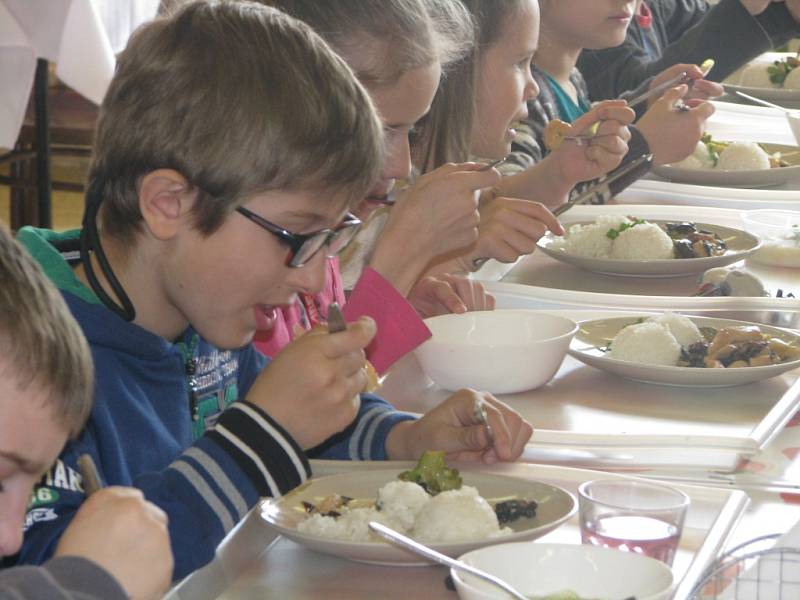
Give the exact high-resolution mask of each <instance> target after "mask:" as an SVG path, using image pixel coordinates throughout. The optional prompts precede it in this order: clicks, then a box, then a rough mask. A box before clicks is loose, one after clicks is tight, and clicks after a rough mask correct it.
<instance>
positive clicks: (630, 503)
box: [578, 479, 691, 565]
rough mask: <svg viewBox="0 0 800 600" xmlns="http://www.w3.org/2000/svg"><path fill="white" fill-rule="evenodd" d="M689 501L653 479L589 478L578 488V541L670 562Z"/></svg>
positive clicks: (681, 530) (676, 545)
mask: <svg viewBox="0 0 800 600" xmlns="http://www.w3.org/2000/svg"><path fill="white" fill-rule="evenodd" d="M690 502H691V501H690V499H689V496H687V495H686V494H684V493H683V492H682V491H680V490H677V489H675V488H672V487H669V486H666V485H660V484H657V483H650V482H645V481H632V480H626V479H601V480H596V481H587V482H585V483H583V484H581V486H580V487H579V488H578V504H579V508H580V525H581V539H582V541H583V543H584V544H592V545H594V546H604V547H606V548H616V549H618V550H624V551H627V552H636V553H637V554H643V555H645V556H649V557H651V558H655V559H658V560H660V561H663V562H665V563H666V564H668V565H672V561H673V560H674V559H675V553H676V551H677V549H678V542H679V541H680V538H681V533H682V532H683V522H684V519H685V518H686V510H687V509H688V508H689V504H690Z"/></svg>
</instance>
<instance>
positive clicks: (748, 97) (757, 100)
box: [733, 90, 792, 113]
mask: <svg viewBox="0 0 800 600" xmlns="http://www.w3.org/2000/svg"><path fill="white" fill-rule="evenodd" d="M733 93H734V94H735V95H736V96H739V97H740V98H744V99H745V100H748V101H750V102H753V103H754V104H761V105H763V106H768V107H770V108H777V109H778V110H782V111H783V112H785V113H790V112H792V111H790V110H789V109H788V108H785V107H783V106H780V105H779V104H773V103H772V102H767V101H766V100H762V99H761V98H756V97H755V96H751V95H750V94H745V93H744V92H740V91H739V90H735V91H734V92H733Z"/></svg>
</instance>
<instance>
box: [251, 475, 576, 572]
mask: <svg viewBox="0 0 800 600" xmlns="http://www.w3.org/2000/svg"><path fill="white" fill-rule="evenodd" d="M352 462H354V463H355V462H358V461H352ZM459 470H460V472H461V474H462V475H463V474H464V473H465V472H467V473H469V474H470V475H474V476H477V477H481V478H489V479H493V480H502V481H509V482H522V483H523V484H535V485H542V486H546V487H547V488H550V489H551V490H556V491H557V492H558V493H559V494H560V495H562V496H563V497H564V498H565V499H569V502H570V506H569V509H568V510H567V511H566V512H565V513H564V514H563V515H561V516H559V517H558V518H557V519H555V520H553V521H551V522H548V523H545V524H541V525H540V526H537V527H533V528H529V529H526V530H523V531H513V532H512V533H510V534H508V535H502V536H498V537H493V538H486V539H480V540H476V539H469V540H463V541H458V542H449V543H437V544H429V546H430V547H432V548H434V549H436V550H438V551H439V552H442V553H444V554H447V553H448V552H450V554H451V555H452V554H456V553H463V551H462V550H461V548H462V547H463V546H464V545H475V544H480V545H481V547H482V546H484V545H493V544H500V543H513V542H518V541H526V540H531V539H536V538H535V537H534V538H531V537H526V536H530V535H532V534H535V533H536V532H538V531H540V530H544V531H543V532H542V533H541V535H545V534H546V533H548V532H550V531H552V530H554V529H556V528H557V527H559V526H561V525H563V524H564V523H565V522H566V521H568V520H569V519H571V518H572V517H573V516H574V515H575V514H576V513H577V511H578V500H577V497H576V496H575V494H573V493H572V492H570V491H569V490H567V489H565V488H563V487H561V486H559V485H555V484H553V483H550V482H547V481H542V480H538V479H526V478H522V477H514V476H511V475H506V474H500V473H497V474H495V473H486V472H482V471H469V470H466V469H464V468H463V465H460V466H459ZM398 473H400V470H398V469H397V468H391V467H387V468H385V469H384V468H377V469H369V470H367V471H353V472H347V473H337V474H333V475H324V476H322V477H317V478H309V479H308V480H306V481H305V482H304V483H302V484H300V485H299V486H297V487H296V488H294V489H293V490H290V491H289V492H287V493H286V494H284V495H283V496H281V497H279V498H272V497H267V498H264V499H262V500H261V502H260V503H259V508H258V516H259V520H260V521H261V522H262V523H264V524H265V525H267V526H268V527H271V528H272V529H274V530H275V531H277V532H278V533H279V534H280V535H283V536H285V537H287V538H289V539H292V540H293V541H296V542H297V543H300V544H303V541H305V540H309V541H313V542H321V543H323V544H325V545H328V546H331V547H338V548H342V549H343V550H344V549H346V548H347V547H356V548H357V549H358V550H359V551H361V552H362V553H363V552H366V551H369V550H370V549H383V550H389V551H397V552H400V553H402V556H404V557H405V556H407V557H408V558H407V559H406V558H400V556H398V559H395V560H384V561H382V560H380V559H377V560H376V561H365V560H363V559H358V558H353V557H352V556H351V554H353V553H348V552H346V551H345V552H341V553H338V554H336V555H337V556H339V557H342V558H347V559H349V560H356V561H359V562H374V564H391V565H403V564H405V565H422V564H425V565H427V564H430V562H429V561H425V559H423V558H421V557H416V558H414V556H415V555H413V554H409V553H408V551H407V550H403V549H402V548H399V547H397V546H393V545H391V544H388V543H385V542H382V541H375V542H357V541H350V540H341V539H336V538H326V537H322V536H318V535H312V534H306V533H303V532H299V531H297V529H296V527H285V526H283V525H281V524H279V523H276V522H275V521H274V520H270V518H269V515H267V514H266V509H267V507H270V506H272V507H274V506H278V507H280V504H281V502H284V501H285V500H286V499H287V496H289V494H291V493H292V492H294V491H295V490H299V489H300V488H303V487H308V486H310V485H312V484H313V483H314V482H317V481H322V480H326V481H331V480H336V479H343V478H347V477H352V476H353V475H359V474H367V475H369V476H372V477H375V478H378V479H382V478H384V477H387V476H391V479H387V480H386V482H387V483H388V482H389V481H392V480H394V479H396V478H397V475H398ZM467 485H469V484H467ZM536 537H539V536H536Z"/></svg>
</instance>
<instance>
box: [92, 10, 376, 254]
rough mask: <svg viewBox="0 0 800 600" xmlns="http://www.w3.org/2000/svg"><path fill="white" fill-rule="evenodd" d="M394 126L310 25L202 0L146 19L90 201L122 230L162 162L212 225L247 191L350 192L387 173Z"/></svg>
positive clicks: (103, 123)
mask: <svg viewBox="0 0 800 600" xmlns="http://www.w3.org/2000/svg"><path fill="white" fill-rule="evenodd" d="M382 147H383V140H382V130H381V125H380V122H379V120H378V119H377V115H376V113H375V110H374V108H373V106H372V102H371V100H370V98H369V96H368V94H367V93H366V91H365V90H364V88H363V87H362V86H361V85H360V84H359V82H358V81H357V80H356V78H355V77H354V76H353V73H352V71H351V69H350V68H349V67H348V66H347V64H345V62H344V61H343V60H342V59H341V58H339V57H338V56H337V55H336V54H335V53H334V52H332V51H331V50H330V48H329V47H328V45H327V44H326V43H325V42H324V41H323V40H322V39H321V38H320V37H319V36H318V35H316V34H315V33H314V32H313V31H312V30H311V28H310V27H308V26H307V25H305V24H303V23H301V22H300V21H298V20H296V19H293V18H291V17H289V16H287V15H285V14H283V13H282V12H280V11H278V10H275V9H271V8H267V7H265V6H262V5H260V4H257V3H254V2H238V1H226V2H213V1H202V2H192V3H189V4H186V5H185V6H183V7H181V8H179V9H178V10H177V11H176V12H175V13H174V14H172V15H170V16H167V17H164V18H160V19H156V20H155V21H152V22H150V23H148V24H146V25H144V26H143V27H142V28H140V29H139V30H138V31H137V32H136V33H135V34H134V35H133V36H132V38H131V39H130V41H129V43H128V46H127V48H126V49H125V50H124V51H123V52H122V54H121V55H120V56H119V60H118V62H117V68H116V73H115V75H114V79H113V80H112V82H111V85H110V87H109V90H108V92H107V94H106V97H105V100H104V101H103V104H102V106H101V110H100V119H99V122H98V126H97V135H96V142H95V148H94V157H93V162H92V166H91V169H90V174H89V190H90V192H89V198H88V199H89V200H90V201H91V200H95V201H99V200H100V199H102V209H101V213H100V216H101V221H102V226H103V229H104V232H105V233H106V234H108V235H110V236H114V237H117V238H121V239H128V238H130V237H131V236H132V235H133V234H135V232H136V231H138V229H139V226H140V224H141V220H142V215H141V212H140V211H139V199H138V190H137V185H138V182H139V179H140V178H141V177H142V176H143V175H145V174H147V173H148V172H151V171H153V170H156V169H159V168H170V169H174V170H176V171H178V172H180V173H181V174H182V175H183V176H184V177H186V179H187V180H188V181H189V182H190V184H191V185H193V186H194V187H195V188H196V190H197V192H198V199H197V202H196V203H195V224H196V227H197V229H198V230H199V231H201V232H203V233H204V234H206V235H208V234H211V233H213V232H214V231H215V230H216V229H217V228H218V227H219V226H220V225H221V223H222V221H223V219H224V218H225V217H226V216H227V215H228V214H229V213H230V212H231V211H232V210H234V208H235V207H236V206H237V205H238V204H241V203H242V202H243V201H244V200H245V199H246V197H247V196H249V195H252V194H254V193H258V192H263V191H267V190H274V189H282V190H301V189H319V190H325V191H331V192H336V191H345V192H347V193H348V195H350V197H351V198H352V199H354V200H355V199H356V198H360V197H362V196H363V195H364V193H366V191H367V190H368V189H369V188H370V187H371V185H372V184H373V183H374V181H375V180H376V179H377V177H378V176H379V174H380V168H381V163H382V154H383V150H382Z"/></svg>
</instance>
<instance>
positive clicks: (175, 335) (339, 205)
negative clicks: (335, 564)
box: [20, 1, 531, 577]
mask: <svg viewBox="0 0 800 600" xmlns="http://www.w3.org/2000/svg"><path fill="white" fill-rule="evenodd" d="M381 135H382V134H381V126H380V123H379V121H378V119H377V116H376V114H375V111H374V109H373V107H372V104H371V102H370V100H369V98H368V96H367V94H366V92H365V91H364V90H363V88H362V87H361V86H360V85H359V84H358V82H357V81H356V80H355V78H354V77H353V75H352V73H351V71H350V70H349V69H348V68H347V67H346V65H345V64H344V63H343V62H342V61H341V60H340V59H339V58H338V57H337V56H336V55H334V54H333V53H332V52H331V51H330V50H329V48H328V47H327V46H326V45H325V44H324V42H322V40H321V39H320V38H318V37H317V36H316V35H315V34H313V32H311V30H310V29H308V28H307V27H306V26H304V25H302V24H301V23H299V22H297V21H295V20H293V19H291V18H289V17H287V16H286V15H284V14H283V13H280V12H279V11H276V10H274V9H269V8H265V7H263V6H259V5H255V4H253V3H244V2H233V1H229V2H194V3H190V4H188V5H186V6H185V7H184V8H183V9H181V10H180V11H179V12H177V13H176V14H174V15H173V16H171V17H169V18H166V19H162V20H158V21H155V22H153V23H150V24H148V25H146V26H145V27H143V28H142V29H140V30H139V31H138V32H137V33H136V34H135V35H134V36H133V37H132V39H131V41H130V42H129V44H128V47H127V48H126V50H125V51H124V52H123V53H122V54H121V55H120V57H119V60H118V63H117V70H116V74H115V77H114V80H113V81H112V83H111V86H110V88H109V90H108V92H107V95H106V98H105V100H104V102H103V105H102V107H101V111H100V120H99V122H98V127H97V133H96V138H95V149H94V150H95V152H94V159H93V163H92V166H91V169H90V173H89V184H88V189H87V194H86V204H87V206H86V212H85V215H84V223H83V228H82V230H81V232H67V233H65V234H56V233H54V232H49V231H39V230H33V229H23V230H22V231H21V232H20V239H21V240H23V241H24V242H25V244H26V245H27V247H28V249H29V251H30V252H31V253H32V254H33V255H34V257H35V258H37V260H38V261H39V262H40V264H42V266H43V267H44V268H45V271H46V272H47V273H48V275H49V276H50V277H51V279H53V280H54V281H55V282H56V283H57V284H58V287H59V288H60V289H61V291H62V293H63V295H64V297H65V298H66V300H67V304H68V306H69V307H70V309H71V310H72V312H73V315H75V316H76V318H77V320H78V322H79V323H80V325H81V326H82V327H83V330H84V333H85V334H86V336H87V338H88V340H89V343H90V346H91V348H92V351H93V353H94V359H95V365H96V368H97V375H96V380H97V382H96V408H95V411H94V412H93V415H92V418H91V419H90V421H89V425H88V426H87V428H86V429H84V432H83V434H82V435H81V436H80V438H79V439H78V440H77V441H76V442H74V443H71V444H69V445H68V446H67V448H66V449H65V450H64V452H63V453H62V455H61V460H62V462H63V464H64V465H66V466H67V467H70V468H74V465H75V464H76V461H77V457H78V456H79V455H81V454H84V453H87V454H89V455H91V456H93V457H94V459H95V462H96V463H97V464H98V466H99V468H100V471H101V476H102V477H103V478H104V479H105V481H106V482H107V483H111V484H123V485H132V486H134V487H137V488H139V489H141V490H142V491H143V492H144V493H145V495H146V497H147V498H148V499H149V500H151V501H152V502H154V503H155V504H156V505H158V506H159V507H161V508H162V509H163V510H164V511H165V512H166V513H167V516H168V517H169V525H170V534H171V539H172V545H173V551H174V554H175V571H174V576H175V577H182V576H184V575H186V574H187V573H189V572H190V571H192V570H193V569H196V568H197V567H199V566H201V565H203V564H204V563H206V562H207V561H208V560H210V559H211V558H212V556H213V553H214V549H215V548H216V546H217V544H218V543H219V542H220V541H221V540H222V538H223V536H224V535H225V533H226V532H227V531H229V530H230V529H231V528H232V527H233V525H235V524H236V523H237V522H238V521H239V520H240V519H241V518H242V517H243V516H244V515H245V514H246V513H247V512H248V511H249V510H250V508H252V507H253V506H254V505H255V504H256V502H257V501H258V499H259V498H260V497H262V496H277V495H281V494H283V493H285V492H286V491H288V490H290V489H292V488H294V487H295V486H297V485H299V484H300V483H302V482H303V481H304V480H305V479H306V478H307V477H308V476H309V475H310V467H309V463H308V460H307V454H308V455H309V456H311V457H324V458H328V457H332V458H342V457H350V458H356V457H357V458H361V459H384V458H387V457H389V458H414V457H417V456H419V455H420V454H421V453H422V451H424V450H425V449H441V450H446V451H449V452H451V453H452V454H453V455H455V456H459V457H463V458H477V457H482V456H484V455H487V454H488V455H489V456H488V458H489V459H490V460H496V459H500V460H510V459H513V458H516V457H518V456H519V455H520V453H521V452H522V448H523V446H524V443H525V442H526V441H527V439H528V438H529V437H530V434H531V429H530V425H528V424H527V423H525V422H524V421H523V420H522V419H521V418H520V417H519V415H517V414H516V413H514V412H513V411H511V410H510V409H508V408H507V407H505V406H504V405H502V404H500V403H499V402H497V401H496V400H494V399H493V398H490V397H486V398H484V397H483V396H482V395H478V394H476V393H475V392H468V391H465V392H461V393H459V394H456V395H455V396H453V399H452V400H450V401H448V402H446V403H445V404H443V405H441V406H440V407H438V408H437V409H435V410H434V411H431V413H429V414H428V415H425V416H424V417H423V418H421V419H419V420H416V419H414V417H412V416H411V415H406V414H403V413H398V412H397V411H395V410H394V409H393V408H392V407H391V405H389V404H388V403H386V402H384V401H383V400H381V399H379V398H376V397H374V396H369V395H364V396H359V392H360V391H361V390H362V389H363V388H364V385H365V383H366V373H365V369H364V367H365V361H364V354H363V348H364V347H365V346H366V345H367V344H368V343H369V342H370V340H371V339H372V337H373V335H374V331H375V330H374V324H373V322H372V321H371V320H370V319H362V320H359V321H357V322H356V323H353V324H351V325H350V326H349V327H348V329H347V330H346V331H343V332H340V333H337V334H335V335H329V334H327V333H322V332H318V331H317V332H310V333H309V334H307V335H304V336H302V337H301V338H300V339H298V340H296V341H295V342H294V343H292V344H290V345H289V346H287V347H286V348H285V349H284V350H283V351H282V352H281V353H280V354H279V355H278V356H277V357H276V358H275V359H274V360H273V361H272V362H271V363H270V365H269V367H268V368H266V369H264V368H263V367H264V366H265V363H266V359H265V358H264V357H263V356H262V355H260V354H259V353H258V352H257V351H255V350H254V348H253V347H252V344H251V341H252V339H253V336H254V334H255V332H256V330H258V329H264V328H267V327H269V325H270V322H271V315H272V314H273V311H274V310H275V309H276V308H277V307H280V306H283V305H286V304H288V303H289V302H290V301H291V300H292V299H293V297H294V296H295V295H297V294H301V293H307V294H314V293H316V292H317V291H318V290H319V289H320V288H321V286H322V283H323V279H324V274H325V268H326V267H325V262H326V255H330V254H335V252H337V251H338V250H340V249H341V247H342V245H343V244H344V243H345V242H346V241H347V238H348V237H349V235H350V231H351V230H352V229H353V227H354V226H355V223H354V222H353V220H352V219H348V218H347V217H346V213H347V210H348V208H349V206H350V204H351V203H352V202H353V201H354V200H355V199H360V198H362V197H363V196H364V194H365V192H366V190H368V189H369V188H370V186H371V185H372V183H373V181H374V180H375V179H376V177H377V175H378V173H379V172H380V167H381V160H380V159H381V156H382V150H381V149H382V139H381ZM265 229H266V230H267V231H265ZM79 233H80V235H79ZM262 369H263V371H262ZM479 400H485V401H486V405H487V413H488V417H489V421H490V424H491V425H492V427H493V429H494V443H490V442H489V441H488V439H487V432H486V431H485V430H484V428H483V426H482V425H480V423H478V422H476V420H475V417H474V416H472V415H473V408H474V403H475V402H476V401H479ZM59 475H60V474H59V473H53V475H52V477H48V478H45V480H44V481H43V482H42V484H41V487H40V489H49V490H51V491H53V492H55V493H57V494H58V495H59V501H58V503H57V505H56V510H57V515H58V518H57V519H55V520H53V521H48V522H44V523H37V524H35V525H34V526H32V527H31V529H30V530H29V532H28V535H27V536H26V540H25V543H24V545H23V549H22V553H21V560H22V561H23V562H41V561H43V560H45V559H46V558H47V556H48V555H49V553H50V551H51V548H52V547H53V545H54V544H55V543H56V540H57V538H58V535H59V533H60V531H61V530H62V529H63V527H64V526H65V525H66V524H67V523H68V522H69V520H70V518H71V516H72V514H73V513H74V511H75V510H76V509H77V508H78V507H79V506H80V504H81V503H82V502H83V500H84V495H83V493H82V492H81V490H79V489H73V488H72V486H71V485H70V480H69V477H66V478H64V477H60V476H59Z"/></svg>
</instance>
